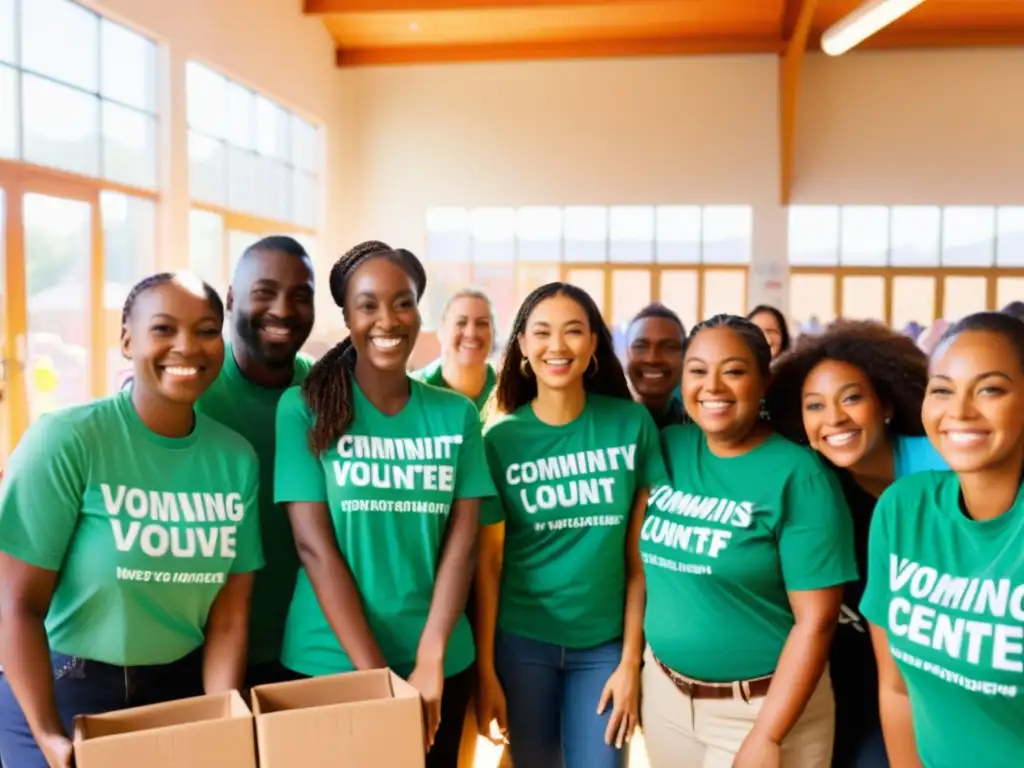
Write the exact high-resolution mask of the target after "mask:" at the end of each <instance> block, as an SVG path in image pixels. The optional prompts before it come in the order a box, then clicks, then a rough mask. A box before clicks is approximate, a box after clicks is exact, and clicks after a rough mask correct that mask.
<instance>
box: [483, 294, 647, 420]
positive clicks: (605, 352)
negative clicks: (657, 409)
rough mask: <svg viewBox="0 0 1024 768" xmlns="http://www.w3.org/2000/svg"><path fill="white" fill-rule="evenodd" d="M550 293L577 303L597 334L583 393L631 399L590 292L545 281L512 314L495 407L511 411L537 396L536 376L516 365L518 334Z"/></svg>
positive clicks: (520, 354)
mask: <svg viewBox="0 0 1024 768" xmlns="http://www.w3.org/2000/svg"><path fill="white" fill-rule="evenodd" d="M553 296H567V297H568V298H570V299H572V300H573V301H575V302H576V303H577V304H579V305H580V307H582V309H583V311H584V312H585V313H586V315H587V322H588V324H589V325H590V330H591V332H592V333H595V334H597V349H596V350H595V351H594V357H595V358H596V359H597V374H596V375H594V376H588V375H585V376H584V377H583V388H584V389H585V390H586V391H587V392H593V393H596V394H599V395H609V396H611V397H621V398H622V399H624V400H632V399H633V395H632V394H631V393H630V391H629V384H628V383H627V382H626V374H625V372H624V371H623V370H622V363H621V361H620V360H619V357H618V355H616V354H615V345H614V344H613V342H612V334H611V331H609V330H608V325H607V324H606V323H605V321H604V318H602V317H601V311H600V310H599V309H598V308H597V304H595V303H594V300H593V299H592V298H591V297H590V294H588V293H587V292H586V291H584V290H583V289H582V288H579V287H577V286H575V285H571V284H569V283H548V284H547V285H542V286H541V287H540V288H537V289H536V290H535V291H534V292H533V293H531V294H530V295H529V296H527V297H526V299H525V300H524V301H523V305H522V306H521V307H519V311H518V312H517V313H516V319H515V321H514V322H513V323H512V331H511V332H510V333H509V337H508V341H507V342H506V344H505V354H504V355H503V356H502V362H501V370H500V371H499V372H498V383H497V386H495V388H494V398H495V402H496V404H497V410H498V411H500V412H501V413H512V412H513V411H516V410H517V409H519V408H521V407H522V406H524V405H526V404H527V403H529V402H531V401H532V400H533V399H534V398H535V397H537V379H536V377H534V376H526V375H524V374H523V372H522V369H521V368H520V367H519V366H520V365H521V364H522V362H523V351H522V350H521V349H520V348H519V337H520V336H522V335H523V334H524V333H525V332H526V321H527V320H529V319H530V315H531V314H532V313H533V310H534V309H536V308H537V305H538V304H540V303H541V302H542V301H544V300H545V299H550V298H552V297H553Z"/></svg>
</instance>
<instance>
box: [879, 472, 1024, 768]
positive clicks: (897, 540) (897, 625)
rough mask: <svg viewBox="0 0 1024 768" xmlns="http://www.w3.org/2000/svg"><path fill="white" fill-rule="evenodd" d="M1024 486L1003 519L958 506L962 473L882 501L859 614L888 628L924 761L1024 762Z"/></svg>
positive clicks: (907, 482)
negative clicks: (974, 516)
mask: <svg viewBox="0 0 1024 768" xmlns="http://www.w3.org/2000/svg"><path fill="white" fill-rule="evenodd" d="M1022 552H1024V491H1022V492H1021V493H1019V494H1018V496H1017V499H1016V501H1015V502H1014V505H1013V507H1012V508H1011V509H1010V510H1009V511H1007V512H1006V513H1004V514H1002V515H1000V516H999V517H997V518H994V519H992V520H986V521H976V520H972V519H971V518H969V517H968V516H967V515H966V514H965V513H964V512H963V511H961V507H960V482H959V480H958V479H957V476H956V474H954V473H953V472H939V471H931V472H921V473H918V474H916V475H909V476H907V477H904V478H901V479H899V480H897V481H896V482H895V483H893V484H892V485H891V486H889V488H888V489H886V491H885V493H883V494H882V495H881V497H879V499H878V505H877V506H876V507H875V514H874V517H873V518H872V520H871V535H870V540H869V545H868V584H867V588H866V589H865V591H864V597H863V598H862V599H861V604H860V610H861V613H862V614H863V615H864V617H865V618H867V620H868V621H870V622H871V623H872V624H875V625H876V626H878V627H882V628H883V629H885V630H886V631H887V633H888V638H889V648H890V650H891V652H892V655H893V657H894V658H895V659H896V662H897V664H898V665H899V668H900V671H901V672H902V674H903V679H904V681H905V682H906V686H907V691H908V693H909V694H910V707H911V710H912V712H913V719H914V735H915V737H916V740H917V748H918V752H919V753H920V756H921V761H922V763H923V764H924V766H925V768H963V767H964V766H979V768H980V766H984V767H985V768H1017V767H1018V766H1020V765H1021V764H1022V762H1024V557H1022V554H1021V553H1022Z"/></svg>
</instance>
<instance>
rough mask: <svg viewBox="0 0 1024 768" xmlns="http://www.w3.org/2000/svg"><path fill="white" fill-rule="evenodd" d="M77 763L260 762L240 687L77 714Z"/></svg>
mask: <svg viewBox="0 0 1024 768" xmlns="http://www.w3.org/2000/svg"><path fill="white" fill-rule="evenodd" d="M74 724H75V734H74V745H75V766H76V768H256V742H255V738H254V736H253V718H252V712H251V711H250V710H249V708H248V707H247V706H246V705H245V702H244V701H243V700H242V697H241V695H240V694H239V693H238V692H237V691H232V692H230V693H222V694H217V695H213V696H198V697H196V698H192V699H182V700H180V701H172V702H168V703H166V704H153V705H151V706H147V707H134V708H132V709H124V710H121V711H119V712H110V713H107V714H102V715H79V716H78V717H76V718H75V721H74Z"/></svg>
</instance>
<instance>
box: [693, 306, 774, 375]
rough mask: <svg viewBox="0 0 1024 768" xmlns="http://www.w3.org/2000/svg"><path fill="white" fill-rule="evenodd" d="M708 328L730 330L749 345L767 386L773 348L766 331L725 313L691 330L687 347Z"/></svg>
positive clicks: (744, 319)
mask: <svg viewBox="0 0 1024 768" xmlns="http://www.w3.org/2000/svg"><path fill="white" fill-rule="evenodd" d="M706 328H728V329H729V330H730V331H732V332H733V333H735V334H736V335H737V336H739V338H740V341H742V342H743V343H744V344H746V345H747V348H748V349H749V350H750V354H752V355H753V356H754V361H755V362H756V363H757V370H758V372H759V373H760V374H761V378H762V379H763V380H764V383H765V385H767V384H768V381H769V379H770V378H771V370H772V348H771V345H770V344H769V343H768V339H766V338H765V335H764V331H762V330H761V329H760V328H758V327H757V326H756V325H755V324H754V322H753V321H752V320H748V319H747V318H745V317H740V316H739V315H729V314H725V313H722V314H719V315H714V316H713V317H709V318H708V319H707V320H704V321H702V322H700V323H697V324H696V325H695V326H693V328H692V329H690V335H689V336H687V338H686V347H687V348H689V346H690V345H691V344H692V343H693V340H694V339H695V338H697V334H698V333H700V332H701V331H703V330H705V329H706ZM683 355H684V356H685V355H686V349H684V350H683Z"/></svg>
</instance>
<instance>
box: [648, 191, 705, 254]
mask: <svg viewBox="0 0 1024 768" xmlns="http://www.w3.org/2000/svg"><path fill="white" fill-rule="evenodd" d="M655 219H656V222H655V230H656V233H657V241H658V242H657V253H658V262H659V263H661V264H697V263H699V262H700V229H701V210H700V206H697V205H661V206H658V209H657V211H656V213H655Z"/></svg>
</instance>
